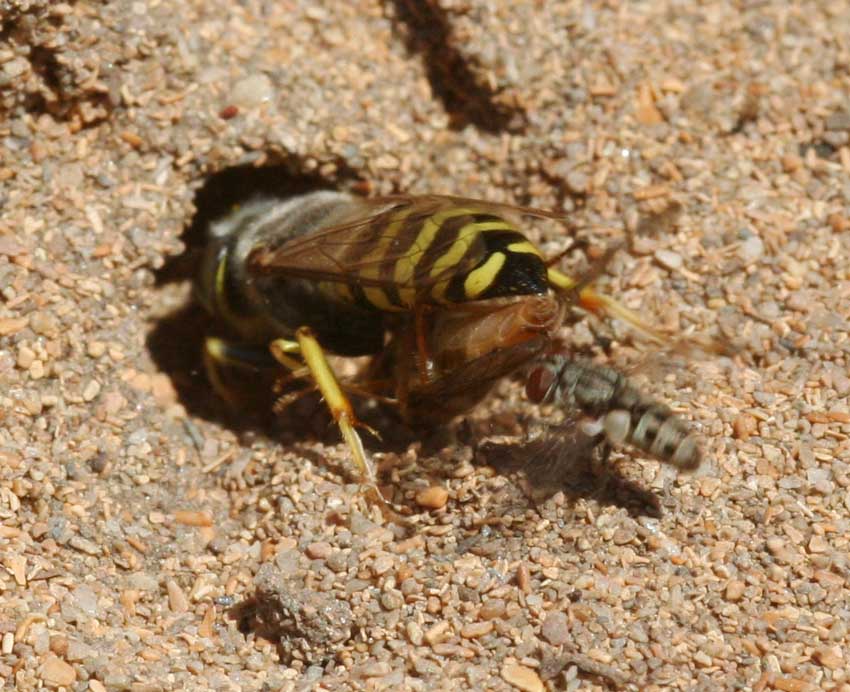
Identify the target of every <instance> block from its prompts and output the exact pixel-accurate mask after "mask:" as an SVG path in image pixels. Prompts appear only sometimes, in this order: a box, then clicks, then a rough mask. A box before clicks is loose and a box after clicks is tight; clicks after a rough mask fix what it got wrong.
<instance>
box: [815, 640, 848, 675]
mask: <svg viewBox="0 0 850 692" xmlns="http://www.w3.org/2000/svg"><path fill="white" fill-rule="evenodd" d="M812 658H813V659H814V660H815V661H817V662H818V663H820V664H821V665H822V666H826V667H827V668H830V669H832V670H837V669H838V668H841V667H843V666H844V652H843V651H842V650H841V647H840V646H837V645H836V646H823V647H821V648H819V649H815V652H814V653H813V654H812Z"/></svg>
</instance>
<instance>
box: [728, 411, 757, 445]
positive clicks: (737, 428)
mask: <svg viewBox="0 0 850 692" xmlns="http://www.w3.org/2000/svg"><path fill="white" fill-rule="evenodd" d="M757 430H758V421H757V420H756V419H755V416H751V415H750V414H749V413H741V414H739V415H737V416H735V420H733V421H732V435H733V436H734V437H735V439H736V440H743V441H745V442H746V441H747V440H748V439H750V436H751V435H753V434H754V433H755V432H756V431H757Z"/></svg>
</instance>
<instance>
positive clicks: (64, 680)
mask: <svg viewBox="0 0 850 692" xmlns="http://www.w3.org/2000/svg"><path fill="white" fill-rule="evenodd" d="M38 673H39V675H40V676H41V679H42V680H43V681H44V684H46V685H48V686H50V687H70V686H71V685H73V684H74V683H75V682H76V681H77V671H76V670H74V667H73V666H72V665H70V664H68V663H65V661H63V660H62V659H61V658H57V657H56V656H53V655H51V656H48V657H47V659H46V660H45V661H44V663H42V664H41V667H40V668H39V669H38Z"/></svg>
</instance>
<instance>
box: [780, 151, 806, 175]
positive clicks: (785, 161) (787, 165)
mask: <svg viewBox="0 0 850 692" xmlns="http://www.w3.org/2000/svg"><path fill="white" fill-rule="evenodd" d="M780 162H781V163H782V170H783V171H785V172H786V173H793V172H794V171H796V170H798V169H799V168H801V167H802V165H803V159H801V158H800V157H799V156H795V155H794V154H787V155H785V156H783V157H782V158H781V159H780Z"/></svg>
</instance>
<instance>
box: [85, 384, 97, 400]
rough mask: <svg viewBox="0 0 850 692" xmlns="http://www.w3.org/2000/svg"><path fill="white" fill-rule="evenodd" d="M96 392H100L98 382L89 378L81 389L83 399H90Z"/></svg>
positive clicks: (95, 395) (93, 397)
mask: <svg viewBox="0 0 850 692" xmlns="http://www.w3.org/2000/svg"><path fill="white" fill-rule="evenodd" d="M98 394H100V382H98V381H97V380H89V382H88V384H87V385H86V387H85V389H83V401H92V400H93V399H95V397H97V395H98Z"/></svg>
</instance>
